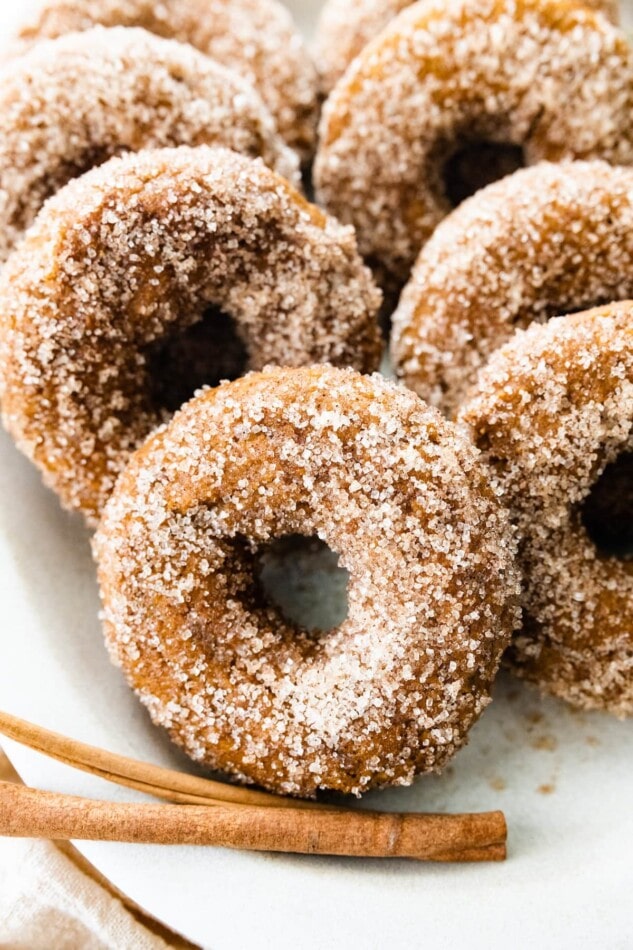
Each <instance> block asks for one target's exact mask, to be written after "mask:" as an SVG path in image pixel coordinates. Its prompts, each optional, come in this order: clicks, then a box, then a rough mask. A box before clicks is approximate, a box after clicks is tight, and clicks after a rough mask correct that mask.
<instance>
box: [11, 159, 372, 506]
mask: <svg viewBox="0 0 633 950" xmlns="http://www.w3.org/2000/svg"><path fill="white" fill-rule="evenodd" d="M379 305H380V293H379V291H378V290H377V289H376V287H375V285H374V284H373V281H372V279H371V275H370V273H369V271H368V270H367V269H366V268H365V267H364V265H363V263H362V260H361V258H360V257H359V255H358V252H357V249H356V242H355V238H354V234H353V232H352V230H351V229H350V228H345V227H343V226H341V225H339V224H338V223H337V222H335V221H334V220H332V219H330V218H328V217H327V216H326V215H325V214H324V213H323V212H322V211H320V210H319V209H318V208H316V207H313V206H312V205H310V204H308V203H307V202H306V201H305V200H304V199H303V198H302V197H301V195H300V194H299V193H298V192H297V191H295V189H294V188H293V187H292V186H291V185H290V184H289V183H288V182H287V181H286V180H285V179H282V178H281V177H279V176H278V175H276V174H275V173H274V172H272V171H270V170H269V169H268V167H267V166H266V165H264V163H263V162H262V161H261V160H260V159H257V160H253V159H249V158H245V157H244V156H241V155H238V154H237V153H235V152H231V151H228V150H226V149H220V148H208V147H206V146H200V147H199V148H194V149H192V148H187V147H184V146H183V147H182V148H179V149H163V150H156V151H144V152H138V153H136V154H134V153H130V154H128V155H126V156H124V157H122V158H114V159H111V160H110V161H109V162H107V163H106V164H104V165H102V166H100V167H99V168H96V169H93V170H92V171H90V172H88V173H87V174H86V175H84V176H82V177H81V178H77V179H75V180H74V181H72V182H70V183H69V184H68V185H67V186H66V187H65V188H64V189H62V190H61V191H60V192H58V194H57V195H56V196H55V197H54V198H52V199H50V201H49V202H48V203H47V204H46V205H45V206H44V208H43V210H42V212H41V213H40V215H39V216H38V218H37V220H36V223H35V224H34V225H33V227H32V228H31V230H30V231H29V233H28V235H27V237H26V238H25V240H24V241H23V243H22V244H21V245H20V247H19V248H18V249H16V251H15V252H14V253H13V254H12V255H11V257H10V259H9V261H8V263H7V264H6V265H5V267H4V268H3V271H2V274H1V275H0V402H1V405H2V411H3V418H4V422H5V425H6V427H7V429H8V430H9V431H10V432H11V433H12V434H13V436H14V437H15V439H16V441H17V442H18V445H19V446H20V447H21V448H22V449H23V451H24V452H25V453H26V454H27V455H28V456H29V457H30V458H31V459H33V461H34V462H35V463H36V464H37V465H38V466H39V468H40V470H41V471H42V473H43V475H44V480H45V482H46V483H47V484H48V485H49V486H51V487H52V488H53V489H54V490H55V491H56V492H57V493H58V494H59V496H60V498H61V500H62V502H63V504H64V505H65V506H66V507H68V508H70V509H77V510H80V511H82V512H83V513H84V514H85V516H86V518H87V519H88V522H89V523H94V522H95V521H96V519H97V518H98V516H99V512H100V510H101V508H102V507H103V503H104V501H105V499H106V498H107V496H108V495H109V493H110V491H111V490H112V487H113V485H114V482H115V480H116V478H117V476H118V474H119V472H120V471H121V469H122V468H123V466H124V465H125V462H126V460H127V458H128V456H129V454H130V452H132V451H133V450H134V449H135V448H136V447H137V446H138V445H139V443H140V442H142V441H143V439H144V438H145V437H146V436H147V434H148V432H150V431H151V429H153V428H154V427H155V426H156V425H158V424H159V423H160V422H162V421H164V420H165V419H166V418H167V417H168V416H169V414H170V410H172V411H173V410H174V409H176V408H179V407H180V403H181V402H182V401H184V400H185V399H187V398H188V397H189V396H190V395H191V394H192V393H193V392H194V390H195V389H197V388H199V387H201V386H202V385H204V384H205V383H212V382H216V381H217V380H218V379H222V378H225V371H224V369H223V368H222V366H220V369H219V370H218V368H217V360H216V356H219V357H222V356H223V355H224V354H223V353H222V352H221V351H220V352H219V350H221V349H223V348H224V346H225V340H226V335H227V334H226V324H227V321H228V322H229V326H230V327H231V328H232V332H233V338H234V340H235V343H236V346H237V347H238V349H239V347H240V346H241V348H242V350H243V351H244V352H245V356H246V358H247V364H248V366H250V367H252V368H255V369H259V368H261V367H263V366H265V365H266V364H272V363H275V364H279V363H282V364H286V365H290V366H292V365H305V364H310V363H319V362H331V363H333V364H341V365H351V366H354V367H355V368H357V369H359V370H368V371H369V370H373V369H375V368H376V366H377V363H378V361H379V358H380V351H381V341H380V333H379V330H378V328H377V323H376V320H375V314H376V311H377V309H378V307H379ZM174 346H175V347H176V350H177V351H179V354H180V355H178V356H177V357H176V360H175V364H176V365H175V366H174V365H173V363H174V361H172V359H171V357H170V354H171V351H172V348H173V347H174ZM196 350H197V351H199V352H198V359H195V358H189V359H188V358H186V354H187V352H189V354H191V353H195V352H196ZM229 350H230V352H229V357H230V359H231V360H232V358H233V356H234V350H231V348H230V347H229ZM183 352H184V353H185V358H184V359H183ZM200 358H202V359H201V360H200ZM220 362H221V360H220ZM179 364H180V365H179ZM183 368H184V371H185V373H186V375H185V378H184V379H175V380H170V378H169V375H170V373H172V372H174V371H175V372H176V373H178V372H179V371H180V370H181V369H183ZM201 369H203V370H204V373H203V374H202V376H201V378H196V376H195V375H194V374H195V373H197V372H200V371H201ZM242 371H243V367H242ZM216 373H217V376H216V375H215V374H216ZM182 387H184V388H185V392H184V393H183V392H182ZM179 388H180V396H179V397H178V398H177V399H176V400H175V404H174V399H173V393H174V391H175V392H176V393H178V391H179Z"/></svg>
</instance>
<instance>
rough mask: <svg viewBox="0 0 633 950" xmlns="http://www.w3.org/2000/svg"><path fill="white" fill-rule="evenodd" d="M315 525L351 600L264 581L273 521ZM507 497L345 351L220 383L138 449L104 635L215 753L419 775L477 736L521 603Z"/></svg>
mask: <svg viewBox="0 0 633 950" xmlns="http://www.w3.org/2000/svg"><path fill="white" fill-rule="evenodd" d="M297 534H299V535H303V536H306V537H311V536H317V537H318V538H320V539H321V541H323V542H325V544H327V545H328V546H329V547H330V549H331V550H332V551H333V552H335V553H336V554H338V555H339V558H340V563H341V564H342V566H343V567H344V568H345V569H346V570H347V571H348V574H349V582H348V601H349V612H348V616H347V619H346V620H344V621H343V623H342V624H340V626H338V627H336V628H334V629H332V630H329V631H327V632H321V633H320V634H319V633H318V632H317V633H312V634H310V633H308V632H307V631H306V630H304V629H301V628H300V627H298V626H295V625H294V624H289V623H288V622H287V621H286V620H285V619H284V617H283V615H282V614H281V613H280V612H279V611H278V610H277V608H276V607H275V606H274V605H273V604H271V603H270V602H266V600H265V599H264V598H263V597H262V593H261V590H260V589H259V586H260V585H259V581H258V568H257V559H258V555H259V554H261V553H262V552H265V551H266V548H267V545H269V544H270V543H271V542H273V541H274V540H275V539H280V538H284V537H287V536H289V535H290V536H295V535H297ZM512 547H513V545H512V540H511V534H510V532H509V529H508V519H507V514H506V512H505V510H504V508H503V506H501V505H500V504H499V501H498V499H497V498H496V496H495V494H494V492H493V491H491V489H490V486H489V483H488V477H487V473H486V470H485V467H484V466H483V465H481V463H480V461H479V457H478V453H476V451H475V450H474V449H473V448H472V446H471V445H470V444H469V442H468V440H467V439H464V438H463V437H461V436H460V435H459V433H458V431H457V429H456V428H455V427H454V426H453V425H452V424H451V423H448V422H445V421H444V420H443V419H442V418H441V416H440V415H439V414H438V413H437V412H436V411H435V410H432V409H429V408H427V407H426V406H425V405H424V403H422V402H421V401H420V400H418V399H417V397H416V396H415V395H414V394H413V393H408V392H405V391H403V390H399V389H398V388H397V387H396V386H395V385H394V384H393V383H390V382H387V381H386V380H384V379H382V378H381V377H379V376H377V375H376V376H373V377H368V376H361V375H359V374H358V373H355V372H354V371H352V370H350V369H335V368H332V367H326V366H316V367H307V368H299V369H272V370H269V371H266V372H264V373H258V374H252V375H249V376H247V377H244V378H242V379H240V380H237V381H234V382H231V383H227V384H225V385H222V386H220V387H219V388H217V389H214V390H207V391H206V392H204V393H203V394H201V395H199V396H197V397H196V398H195V399H193V400H192V401H191V402H189V403H188V404H187V405H186V406H185V407H184V408H183V409H182V411H180V412H179V413H177V414H176V415H175V416H174V417H173V419H172V421H171V422H170V423H169V424H168V425H167V426H166V427H165V428H162V429H160V430H159V431H158V432H157V433H155V434H154V435H153V436H151V437H150V439H149V440H148V442H147V443H146V444H145V445H144V446H143V447H142V448H140V449H139V450H138V452H137V453H136V454H135V455H134V456H133V457H132V459H131V461H130V464H129V467H128V468H127V469H126V471H125V472H124V474H123V475H122V477H121V479H120V481H119V482H118V484H117V487H116V489H115V492H114V494H113V495H112V497H111V499H110V501H109V503H108V504H107V506H106V509H105V513H104V517H103V520H102V522H101V525H100V527H99V531H98V533H97V536H96V540H95V554H96V557H97V562H98V566H99V578H100V586H101V594H102V600H103V605H104V621H105V635H106V641H107V643H108V646H109V649H110V651H111V653H112V656H113V658H114V660H115V662H116V663H118V664H119V665H120V666H121V667H122V669H123V670H124V672H125V675H126V677H127V679H128V681H129V682H130V684H131V685H132V687H133V688H134V689H135V690H136V692H137V693H138V695H139V696H140V698H141V700H142V702H143V703H144V704H145V705H146V707H147V708H148V710H149V713H150V715H151V717H152V719H153V721H154V722H155V723H156V724H158V725H160V726H163V727H165V728H166V729H167V730H168V731H169V734H170V736H171V738H172V739H173V740H174V741H175V742H177V743H178V744H179V745H180V746H182V747H183V748H184V750H185V751H186V752H187V753H188V754H189V755H190V756H191V757H192V758H193V759H195V760H197V761H198V762H201V763H204V764H205V765H207V766H210V767H211V768H214V769H221V770H222V771H224V772H226V773H229V774H231V775H233V776H234V777H236V778H237V779H240V780H241V781H243V782H251V783H257V784H258V785H261V786H263V787H265V788H268V789H271V790H273V791H276V792H280V793H283V794H291V795H297V796H305V797H310V796H313V795H314V794H315V793H316V792H317V791H318V790H319V789H331V790H336V791H339V792H344V793H352V794H355V795H359V794H361V793H362V792H365V791H368V790H369V789H371V788H375V787H379V786H387V785H408V784H410V783H411V782H412V780H413V778H414V776H415V775H416V774H419V773H421V772H426V771H429V770H439V769H440V768H441V767H442V766H443V765H444V764H445V763H446V762H447V761H448V759H449V758H450V757H451V756H452V754H453V753H454V752H455V750H456V749H457V748H458V747H459V746H461V745H462V744H463V742H464V741H465V738H466V735H467V733H468V729H469V728H470V726H471V725H472V723H473V722H474V721H475V720H476V719H477V717H478V716H479V714H480V712H481V711H482V709H483V708H484V706H485V705H486V704H487V703H488V701H489V688H490V684H491V682H492V679H493V676H494V674H495V672H496V670H497V666H498V663H499V660H500V657H501V654H502V651H503V649H504V647H505V646H506V645H507V644H508V642H509V634H510V630H511V628H512V625H513V623H514V621H515V619H516V600H517V594H518V585H517V579H516V573H515V565H514V557H513V551H512Z"/></svg>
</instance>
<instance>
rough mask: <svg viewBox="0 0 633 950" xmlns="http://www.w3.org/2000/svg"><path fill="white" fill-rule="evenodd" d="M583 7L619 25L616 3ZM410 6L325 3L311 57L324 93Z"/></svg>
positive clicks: (399, 2) (590, 0) (387, 0)
mask: <svg viewBox="0 0 633 950" xmlns="http://www.w3.org/2000/svg"><path fill="white" fill-rule="evenodd" d="M584 4H585V6H587V7H591V8H592V9H593V10H598V11H600V12H601V13H603V14H604V15H605V16H606V17H608V18H609V19H610V20H611V21H612V22H613V23H617V22H618V21H619V15H618V6H619V4H618V0H584ZM411 5H412V0H326V2H325V4H324V5H323V9H322V11H321V16H320V18H319V23H318V27H317V38H316V56H315V59H316V61H317V62H318V63H319V68H320V71H321V76H322V87H323V89H324V90H325V92H326V93H329V92H331V91H332V89H333V88H334V86H335V85H336V83H337V82H338V81H339V79H341V77H342V76H343V75H344V74H345V72H346V71H347V68H348V66H349V65H350V63H351V62H352V60H354V59H356V57H357V56H358V55H359V54H360V53H362V51H363V50H364V48H365V47H366V46H367V44H368V43H370V42H371V40H373V39H374V38H375V37H376V36H378V34H379V33H381V32H382V31H383V30H384V29H385V28H386V27H388V26H389V24H390V23H391V21H392V20H393V19H394V18H395V17H396V16H397V15H398V14H399V13H401V12H402V11H403V10H405V9H406V8H407V7H410V6H411Z"/></svg>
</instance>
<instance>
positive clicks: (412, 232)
mask: <svg viewBox="0 0 633 950" xmlns="http://www.w3.org/2000/svg"><path fill="white" fill-rule="evenodd" d="M632 106H633V52H632V51H631V49H630V47H629V45H628V42H627V40H626V37H625V35H624V33H622V32H620V31H619V30H618V29H616V28H615V27H614V26H612V25H611V24H610V23H609V22H608V21H607V20H606V18H605V17H604V16H602V15H600V14H598V13H595V12H592V11H591V10H589V9H588V8H587V7H584V6H581V5H579V4H573V3H571V2H568V0H519V2H514V0H448V2H447V0H422V2H421V3H417V4H414V5H413V6H411V7H409V8H408V9H407V10H405V11H404V12H403V13H401V14H400V16H398V17H397V18H396V19H395V20H394V21H393V22H392V23H391V25H390V26H389V27H388V28H387V30H385V31H384V32H383V33H382V34H381V35H380V37H379V38H378V39H377V40H376V41H375V42H374V43H371V44H370V45H369V46H368V47H367V48H366V49H365V50H364V51H363V53H361V55H360V56H359V57H358V58H357V59H356V60H355V62H354V63H353V64H352V66H351V67H350V69H349V70H348V72H347V73H346V75H345V77H344V78H343V79H342V80H341V82H340V83H339V84H338V86H337V87H336V89H335V90H334V92H333V93H332V95H331V96H330V98H329V99H328V101H327V103H326V105H325V108H324V113H323V120H322V125H321V144H320V146H319V151H318V155H317V161H316V167H315V176H316V183H317V191H318V195H319V197H320V200H321V201H322V203H323V204H324V205H325V206H326V207H327V208H328V209H329V210H330V211H332V212H333V213H334V214H336V215H337V216H338V217H339V218H340V219H341V220H342V221H345V222H347V223H350V224H354V225H355V226H356V229H357V232H358V237H359V245H360V248H361V252H362V253H363V254H364V255H365V256H366V257H367V258H368V259H369V260H370V262H371V263H372V264H374V265H376V266H377V268H378V270H379V272H386V274H387V275H389V277H390V278H391V280H393V281H396V282H398V281H399V282H400V283H402V282H404V281H405V280H406V279H407V277H408V275H409V272H410V270H411V267H412V265H413V263H414V260H415V258H416V257H417V254H418V252H419V250H420V248H421V247H422V245H423V244H424V243H425V241H427V240H428V238H429V237H430V235H431V233H432V232H433V230H434V228H435V227H436V226H437V225H438V224H439V222H440V221H441V219H442V218H443V217H444V216H445V215H446V214H447V213H448V212H449V211H450V210H451V207H452V205H453V203H457V202H458V201H459V200H461V198H463V197H465V194H464V187H463V186H464V183H463V181H461V180H460V174H459V171H458V170H459V168H460V167H462V166H463V165H466V166H469V165H470V164H471V163H469V161H468V160H467V159H468V155H469V154H471V152H472V150H475V152H476V151H477V150H478V149H481V148H482V147H483V148H484V149H489V148H491V147H492V146H494V147H495V148H498V149H499V150H500V152H501V153H502V155H503V156H504V162H503V164H505V159H506V158H507V159H508V162H507V163H508V164H509V165H510V166H512V164H513V163H514V167H516V164H517V162H518V163H519V164H522V163H523V164H528V165H531V164H534V163H535V162H537V161H539V160H542V159H546V160H552V161H560V160H562V159H565V158H567V159H569V158H604V159H606V160H608V161H609V162H611V163H613V164H624V165H626V164H631V163H633V129H632V126H631V118H630V116H631V108H632ZM515 152H516V153H518V155H516V156H514V158H513V155H514V153H515Z"/></svg>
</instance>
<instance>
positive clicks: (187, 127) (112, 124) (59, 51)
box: [0, 27, 299, 261]
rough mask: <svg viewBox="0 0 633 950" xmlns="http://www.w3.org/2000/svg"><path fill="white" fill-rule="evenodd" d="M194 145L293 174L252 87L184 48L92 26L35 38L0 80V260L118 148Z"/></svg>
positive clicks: (140, 33) (293, 164)
mask: <svg viewBox="0 0 633 950" xmlns="http://www.w3.org/2000/svg"><path fill="white" fill-rule="evenodd" d="M202 144H207V145H216V144H217V145H225V146H227V147H230V148H233V149H235V150H236V151H239V152H243V153H244V154H246V155H250V156H252V157H259V156H261V157H262V158H263V159H264V160H265V161H266V162H267V163H268V164H269V165H270V166H271V167H272V168H274V169H275V170H276V171H278V172H279V173H280V174H282V175H285V176H286V177H288V178H289V179H290V180H292V181H293V182H294V183H295V184H296V183H298V181H299V167H298V162H297V159H296V156H295V154H294V152H292V151H291V150H290V149H289V148H287V146H286V145H284V142H283V140H282V139H281V138H280V136H279V135H278V133H277V132H276V130H275V125H274V122H273V119H272V118H271V116H270V114H269V113H268V111H267V109H266V107H265V106H264V104H263V103H262V102H261V100H260V99H259V98H258V96H257V94H256V93H255V92H253V90H252V89H251V88H250V87H249V86H248V84H247V83H246V82H245V81H244V80H242V79H241V78H240V77H238V76H237V75H235V74H233V73H230V72H229V71H228V70H227V69H224V68H223V67H222V66H218V65H217V64H216V63H214V62H212V61H211V60H210V59H209V58H208V57H206V56H203V55H202V54H201V53H198V52H196V51H195V50H193V49H191V48H190V47H188V46H185V45H183V44H181V43H176V42H174V41H173V40H161V39H160V38H159V37H157V36H152V34H151V33H147V32H146V31H145V30H126V29H123V28H118V29H112V30H105V29H102V28H100V27H98V28H95V29H94V30H91V31H90V32H89V33H87V34H79V33H77V34H73V35H70V36H68V37H62V38H61V39H58V40H54V41H52V42H49V43H42V44H40V45H39V46H37V47H36V48H35V49H33V50H32V51H31V52H30V53H28V54H27V55H26V56H24V57H23V58H22V59H20V60H17V61H16V62H14V63H12V65H11V67H10V68H9V69H8V70H5V73H4V76H3V77H2V78H1V79H0V260H2V261H3V260H5V259H6V257H7V256H8V254H9V252H10V251H11V249H12V247H13V246H14V245H15V243H16V241H17V240H18V239H19V238H20V237H21V236H22V234H23V233H24V231H25V230H26V228H27V227H28V226H29V225H30V224H31V223H32V222H33V220H34V218H35V216H36V214H37V212H38V211H39V209H40V208H41V206H42V204H43V203H44V201H45V199H46V198H48V197H49V196H50V195H51V194H54V192H55V191H57V190H58V189H59V188H61V187H62V185H65V184H66V182H67V181H69V180H70V179H71V178H73V177H76V176H77V175H80V174H81V173H82V172H84V171H87V170H88V169H89V168H91V167H92V166H94V165H98V164H100V163H101V162H103V161H105V160H106V159H107V158H109V157H110V156H112V155H113V154H115V153H118V152H122V151H127V150H131V151H138V150H139V149H141V148H150V147H161V146H169V145H202Z"/></svg>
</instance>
